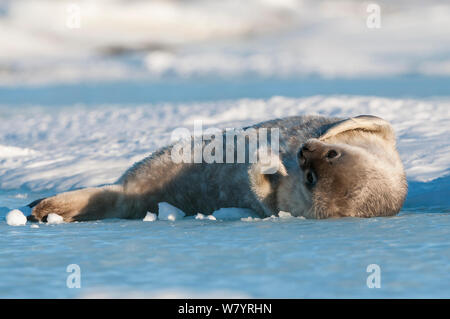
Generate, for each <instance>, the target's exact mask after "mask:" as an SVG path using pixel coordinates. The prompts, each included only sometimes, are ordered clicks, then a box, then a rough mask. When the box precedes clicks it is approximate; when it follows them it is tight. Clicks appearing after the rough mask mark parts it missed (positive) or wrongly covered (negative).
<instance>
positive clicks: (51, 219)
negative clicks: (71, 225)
mask: <svg viewBox="0 0 450 319" xmlns="http://www.w3.org/2000/svg"><path fill="white" fill-rule="evenodd" d="M62 223H64V218H62V217H61V216H59V215H58V214H55V213H50V214H48V216H47V224H62Z"/></svg>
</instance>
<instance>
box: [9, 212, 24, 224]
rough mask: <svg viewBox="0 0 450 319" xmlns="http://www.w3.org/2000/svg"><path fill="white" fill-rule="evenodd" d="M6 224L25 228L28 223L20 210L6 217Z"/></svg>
mask: <svg viewBox="0 0 450 319" xmlns="http://www.w3.org/2000/svg"><path fill="white" fill-rule="evenodd" d="M6 223H7V224H8V225H10V226H23V225H25V224H26V223H27V218H26V217H25V215H24V214H23V213H22V212H21V211H20V210H18V209H14V210H12V211H10V212H9V213H8V214H7V215H6Z"/></svg>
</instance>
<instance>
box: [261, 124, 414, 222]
mask: <svg viewBox="0 0 450 319" xmlns="http://www.w3.org/2000/svg"><path fill="white" fill-rule="evenodd" d="M295 157H296V159H295V160H291V161H290V162H289V163H284V164H286V165H285V167H284V169H285V171H286V172H285V173H284V174H282V175H281V176H280V174H278V175H279V177H278V178H277V179H276V180H275V182H276V183H275V184H274V183H273V182H272V185H275V187H272V189H273V190H274V193H275V194H272V195H271V196H266V198H267V199H272V200H271V201H268V200H266V202H267V203H268V204H271V205H272V207H274V209H272V210H284V211H289V212H291V214H293V215H295V216H305V217H307V218H334V217H347V216H353V217H374V216H392V215H395V214H397V213H398V212H399V211H400V209H401V207H402V205H403V202H404V200H405V197H406V193H407V183H406V178H405V172H404V169H403V165H402V162H401V160H400V157H399V154H398V152H397V149H396V143H395V134H394V131H393V128H392V127H391V125H390V124H389V123H388V122H387V121H385V120H383V119H380V118H378V117H374V116H359V117H355V118H350V119H347V120H343V121H341V122H338V123H336V124H334V125H333V126H331V127H329V128H328V129H327V130H326V131H325V132H324V133H323V134H322V135H321V136H320V137H319V138H314V139H310V140H308V141H306V143H304V144H303V145H302V146H301V147H300V149H298V148H297V155H296V156H295ZM269 178H272V179H273V177H269Z"/></svg>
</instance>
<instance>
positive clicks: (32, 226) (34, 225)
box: [30, 224, 39, 228]
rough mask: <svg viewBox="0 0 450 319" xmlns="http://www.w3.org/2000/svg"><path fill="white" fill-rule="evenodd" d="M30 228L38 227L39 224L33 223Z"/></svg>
mask: <svg viewBox="0 0 450 319" xmlns="http://www.w3.org/2000/svg"><path fill="white" fill-rule="evenodd" d="M30 228H39V225H36V224H33V225H31V226H30Z"/></svg>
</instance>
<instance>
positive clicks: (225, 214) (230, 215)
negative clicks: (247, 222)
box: [213, 207, 258, 220]
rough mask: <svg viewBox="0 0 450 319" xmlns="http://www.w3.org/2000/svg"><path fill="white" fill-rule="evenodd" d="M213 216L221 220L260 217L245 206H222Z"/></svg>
mask: <svg viewBox="0 0 450 319" xmlns="http://www.w3.org/2000/svg"><path fill="white" fill-rule="evenodd" d="M213 216H214V217H215V218H216V219H219V220H240V219H241V218H248V217H258V215H257V214H256V213H255V212H254V211H252V210H250V209H243V208H234V207H231V208H221V209H219V210H216V211H215V212H214V213H213Z"/></svg>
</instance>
